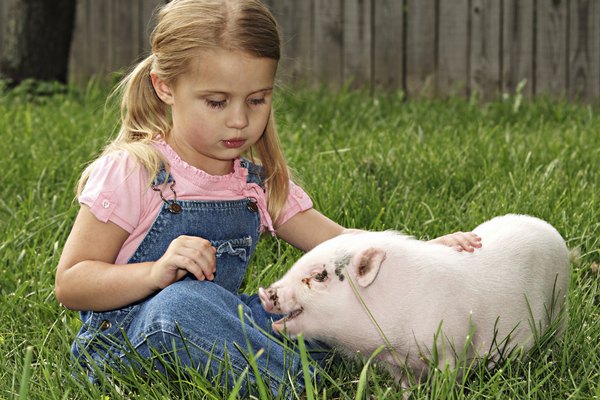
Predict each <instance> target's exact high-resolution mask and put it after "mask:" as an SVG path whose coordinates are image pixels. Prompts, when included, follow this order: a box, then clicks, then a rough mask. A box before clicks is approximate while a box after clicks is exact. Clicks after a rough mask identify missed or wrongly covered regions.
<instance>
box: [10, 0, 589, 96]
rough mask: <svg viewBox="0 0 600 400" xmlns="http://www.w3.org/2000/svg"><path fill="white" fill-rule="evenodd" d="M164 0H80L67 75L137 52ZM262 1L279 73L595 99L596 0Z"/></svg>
mask: <svg viewBox="0 0 600 400" xmlns="http://www.w3.org/2000/svg"><path fill="white" fill-rule="evenodd" d="M164 2H165V0H127V1H123V0H78V4H77V6H78V9H77V17H76V28H75V34H74V39H73V44H72V51H71V60H70V64H69V65H70V75H71V77H72V78H73V79H74V80H76V81H80V82H81V81H85V80H86V79H87V78H89V77H90V76H92V75H94V74H106V73H108V72H110V71H114V70H118V69H121V68H124V67H127V66H129V65H130V64H131V63H132V62H134V61H135V60H137V59H139V57H140V56H141V55H142V54H144V53H145V52H147V51H148V44H147V42H148V40H147V36H148V33H149V31H150V29H151V27H152V22H151V16H152V11H153V9H154V8H155V6H156V5H158V4H162V3H164ZM265 2H266V4H267V5H269V7H270V8H271V9H272V11H273V13H274V14H275V16H276V17H277V19H278V21H279V22H280V24H281V26H282V33H283V40H284V58H283V60H282V62H281V67H280V70H279V73H280V75H279V78H280V80H281V81H282V82H284V83H287V84H290V83H298V82H301V83H304V84H309V85H327V86H330V87H333V88H339V87H341V86H342V85H344V84H345V83H347V82H351V83H350V85H351V86H352V87H367V88H383V89H387V90H403V91H404V92H405V93H406V94H407V95H408V96H409V97H414V96H418V95H429V96H431V95H432V96H442V97H444V96H449V95H470V94H473V93H479V94H480V95H481V96H482V97H483V98H484V99H489V98H494V97H497V96H499V95H501V94H502V93H514V92H515V90H516V88H517V87H518V85H519V82H526V85H525V86H524V88H523V89H522V92H523V94H524V95H526V96H536V95H551V96H560V97H568V98H571V99H581V100H584V101H587V102H594V103H600V0H265ZM1 3H2V2H1V0H0V4H1ZM1 9H2V7H1V6H0V21H1V18H2V10H1Z"/></svg>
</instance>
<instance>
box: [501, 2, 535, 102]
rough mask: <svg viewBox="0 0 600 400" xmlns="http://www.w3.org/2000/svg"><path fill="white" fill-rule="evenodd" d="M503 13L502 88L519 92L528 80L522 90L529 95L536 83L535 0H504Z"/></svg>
mask: <svg viewBox="0 0 600 400" xmlns="http://www.w3.org/2000/svg"><path fill="white" fill-rule="evenodd" d="M503 7H504V9H503V12H502V16H503V18H502V22H503V24H502V91H503V92H505V93H515V90H516V89H517V86H518V85H519V83H520V82H521V81H523V80H526V83H525V86H524V87H523V89H521V90H522V91H521V93H522V94H523V95H524V96H525V97H527V98H529V97H531V95H532V93H533V87H534V84H535V81H534V75H533V59H534V51H533V49H534V46H533V45H534V30H533V27H534V26H535V24H534V0H504V4H503Z"/></svg>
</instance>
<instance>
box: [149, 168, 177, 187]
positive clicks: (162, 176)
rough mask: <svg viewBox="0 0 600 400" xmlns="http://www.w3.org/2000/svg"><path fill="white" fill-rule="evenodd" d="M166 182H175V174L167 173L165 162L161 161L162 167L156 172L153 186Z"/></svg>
mask: <svg viewBox="0 0 600 400" xmlns="http://www.w3.org/2000/svg"><path fill="white" fill-rule="evenodd" d="M165 182H166V183H171V182H173V175H171V174H167V170H166V168H165V164H164V163H161V164H160V169H159V170H158V172H157V173H156V176H155V177H154V180H153V181H152V186H160V185H162V184H164V183H165Z"/></svg>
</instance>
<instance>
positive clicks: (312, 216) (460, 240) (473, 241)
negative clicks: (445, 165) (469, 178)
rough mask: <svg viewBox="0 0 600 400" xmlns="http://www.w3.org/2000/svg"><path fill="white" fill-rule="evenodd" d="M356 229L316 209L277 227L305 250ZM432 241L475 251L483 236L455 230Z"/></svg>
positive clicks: (279, 233) (278, 232) (289, 241)
mask: <svg viewBox="0 0 600 400" xmlns="http://www.w3.org/2000/svg"><path fill="white" fill-rule="evenodd" d="M353 230H354V229H345V228H344V227H342V226H340V225H338V224H336V223H335V222H333V221H332V220H330V219H329V218H327V217H326V216H324V215H323V214H321V213H319V212H318V211H316V210H315V209H312V208H311V209H309V210H306V211H304V212H300V213H298V214H296V215H294V216H293V217H292V218H290V219H289V220H288V221H286V222H285V223H284V224H283V225H281V226H280V227H279V228H278V229H277V236H279V237H280V238H282V239H283V240H285V241H286V242H288V243H290V244H291V245H293V246H295V247H297V248H299V249H300V250H303V251H309V250H310V249H312V248H313V247H315V246H316V245H318V244H319V243H321V242H324V241H325V240H327V239H331V238H332V237H334V236H337V235H340V234H342V233H345V232H346V233H348V232H351V231H353ZM431 242H435V243H441V244H443V245H446V246H448V247H452V248H454V249H455V250H456V251H463V250H464V251H468V252H473V251H474V250H475V249H476V248H479V247H481V238H480V237H479V236H477V235H476V234H474V233H472V232H466V233H465V232H455V233H450V234H448V235H444V236H440V237H439V238H436V239H433V240H431Z"/></svg>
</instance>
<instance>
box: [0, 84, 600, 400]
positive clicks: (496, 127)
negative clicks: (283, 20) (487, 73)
mask: <svg viewBox="0 0 600 400" xmlns="http://www.w3.org/2000/svg"><path fill="white" fill-rule="evenodd" d="M34 89H35V90H34V91H35V92H36V93H37V95H31V94H30V93H31V90H32V89H31V88H30V90H29V91H27V90H22V89H21V90H17V91H15V92H10V93H9V92H6V91H1V90H0V133H1V137H2V139H3V143H4V146H6V148H5V151H4V153H3V155H2V157H1V158H0V171H1V173H0V183H1V185H0V187H1V190H2V195H1V196H0V237H1V238H2V239H1V242H0V257H1V260H2V261H1V264H0V268H1V270H0V271H1V279H2V280H1V283H0V299H1V300H0V318H1V319H0V321H1V324H0V398H1V399H17V398H21V399H24V398H31V399H62V398H69V399H70V398H74V399H88V398H89V399H100V398H102V399H116V398H123V397H127V398H139V399H159V398H160V399H167V398H194V399H197V398H209V399H218V398H223V397H226V396H228V395H229V394H228V393H227V392H225V391H223V390H221V389H219V388H215V387H213V385H212V384H211V382H210V381H209V380H208V379H207V378H205V377H204V376H203V375H202V374H197V376H191V377H189V378H185V379H184V378H182V379H179V380H174V381H166V380H164V379H162V378H161V377H158V376H156V377H154V378H155V379H147V378H146V379H144V378H141V377H137V376H135V375H124V376H116V377H115V378H114V381H113V382H109V381H106V382H104V383H103V384H102V385H100V386H92V385H90V384H87V383H86V382H84V381H81V380H79V379H77V378H74V377H72V375H71V363H70V360H69V348H70V344H71V341H72V339H73V337H74V335H75V333H76V331H77V329H78V327H79V320H78V316H77V314H76V313H75V312H72V311H68V310H66V309H64V308H62V307H61V306H60V305H59V304H57V302H56V300H55V297H54V294H53V285H54V270H55V267H56V264H57V262H58V259H59V257H60V253H61V249H62V247H63V244H64V241H65V239H66V237H67V235H68V233H69V230H70V226H71V224H72V221H73V218H74V216H75V214H76V212H77V209H78V205H77V202H76V201H75V198H74V188H75V185H76V181H77V179H78V176H79V174H80V172H81V170H82V168H83V167H84V166H85V165H86V163H87V162H89V161H90V160H91V159H92V158H93V157H95V156H96V155H97V154H98V153H99V151H100V149H101V148H102V146H103V145H104V144H105V143H106V142H107V140H108V139H109V138H110V137H111V135H113V134H114V132H115V128H116V126H117V119H116V116H117V112H116V111H115V110H114V107H110V106H108V107H107V106H106V105H105V96H106V94H107V90H106V89H104V88H102V87H100V86H98V85H95V84H93V83H91V84H90V85H89V86H88V87H87V88H83V89H74V88H70V89H64V88H60V87H55V86H52V85H50V86H48V87H45V86H42V87H37V88H34ZM277 96H278V97H277V101H276V103H277V104H276V106H277V118H278V126H279V130H280V135H281V140H282V143H283V146H284V148H285V151H286V155H287V158H288V161H289V164H290V165H291V166H292V167H293V170H294V171H295V174H296V177H297V179H296V180H297V181H299V182H302V184H303V186H304V187H305V189H306V190H307V191H308V192H309V193H310V195H311V197H312V198H313V200H314V203H315V207H316V208H318V209H319V210H320V211H322V212H323V213H324V214H326V215H327V216H329V217H330V218H332V219H334V220H336V221H338V222H339V223H341V224H343V225H345V226H348V227H356V228H362V229H373V230H383V229H396V230H401V231H403V232H405V233H408V234H411V235H414V236H416V237H418V238H423V239H428V238H433V237H436V236H439V235H442V234H445V233H448V232H452V231H457V230H463V231H466V230H470V229H473V228H474V227H475V226H476V225H478V224H480V223H481V222H483V221H485V220H487V219H490V218H491V217H493V216H496V215H501V214H505V213H525V214H531V215H535V216H538V217H540V218H543V219H545V220H547V221H548V222H550V223H551V224H553V225H554V226H555V227H556V228H557V229H558V230H559V232H560V233H561V234H562V235H563V237H564V238H565V239H566V241H567V244H568V246H569V247H571V248H574V249H575V248H576V249H578V251H579V253H580V255H581V256H580V259H579V261H578V262H576V263H573V265H572V267H573V270H572V279H571V292H570V295H569V301H570V316H569V317H570V318H569V322H568V326H567V329H566V331H565V334H564V336H563V337H562V338H561V339H559V340H558V341H556V342H555V343H553V344H552V345H551V346H545V347H543V348H541V349H538V350H537V351H535V352H534V353H533V354H532V355H531V357H530V358H529V359H527V361H525V362H519V361H512V362H509V363H507V364H505V365H503V366H501V368H498V369H496V370H494V371H485V370H483V369H481V368H475V369H474V371H473V372H472V374H471V375H469V376H468V378H467V379H465V380H461V382H459V383H456V382H455V380H454V378H453V376H452V373H450V372H448V371H437V372H435V373H434V374H432V376H431V377H430V379H429V380H428V381H427V382H425V383H423V384H421V385H419V386H416V387H415V388H414V390H413V398H415V399H443V398H452V399H481V398H513V399H524V398H530V399H550V398H552V399H558V398H565V399H566V398H572V399H590V398H600V375H599V374H600V318H599V316H600V312H599V305H600V304H599V302H600V296H599V294H598V286H599V282H600V277H599V275H598V263H599V262H600V254H599V249H600V243H599V238H600V208H599V206H600V203H599V200H600V199H599V198H598V197H599V196H600V190H599V188H600V185H599V184H600V175H599V172H600V114H599V111H600V109H599V108H598V107H597V106H596V107H593V106H585V105H576V104H573V103H568V102H557V101H549V100H536V101H533V102H528V101H524V100H522V99H521V98H520V96H519V95H518V94H517V95H511V96H506V98H504V99H502V100H498V101H496V102H492V103H488V104H480V103H478V102H477V101H476V100H475V99H471V100H460V99H452V100H446V101H442V100H414V101H405V99H403V97H402V96H401V95H398V94H391V95H390V94H388V95H386V94H375V95H371V94H367V93H361V92H342V93H339V94H333V93H330V92H327V91H319V90H299V91H292V90H290V89H285V88H282V89H281V90H280V91H279V92H278V94H277ZM299 255H300V253H299V252H298V251H297V250H296V249H293V248H291V247H289V246H288V245H287V244H285V243H282V242H279V241H277V240H275V239H273V238H265V239H264V240H263V241H261V243H260V244H259V247H258V249H257V253H256V256H255V257H254V259H253V260H252V262H251V265H250V269H249V271H248V275H247V277H246V280H245V283H244V286H243V290H244V291H246V292H255V291H256V290H257V288H258V287H259V286H264V285H268V284H269V283H271V282H273V281H275V280H276V279H277V278H279V277H280V276H282V274H283V273H284V271H285V270H286V269H287V268H289V267H290V266H291V264H292V263H293V261H294V260H295V259H296V258H297V257H298V256H299ZM493 290H494V288H490V292H493ZM423 300H424V301H426V299H423ZM304 396H306V398H309V399H310V398H322V399H329V398H341V399H355V398H377V399H397V398H398V397H399V395H398V392H397V389H396V387H395V386H394V384H393V381H392V380H390V378H389V377H388V376H387V375H386V374H385V373H384V372H383V371H382V370H380V369H378V368H377V367H376V366H373V365H371V364H368V365H366V364H364V363H363V362H361V361H356V362H355V361H348V360H339V361H338V362H337V363H335V364H334V365H332V366H330V367H329V368H328V369H327V370H326V371H324V372H323V379H322V381H321V382H320V383H319V384H316V385H310V386H309V390H308V391H307V393H306V394H305V395H304Z"/></svg>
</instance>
